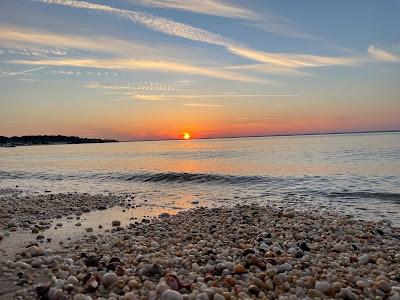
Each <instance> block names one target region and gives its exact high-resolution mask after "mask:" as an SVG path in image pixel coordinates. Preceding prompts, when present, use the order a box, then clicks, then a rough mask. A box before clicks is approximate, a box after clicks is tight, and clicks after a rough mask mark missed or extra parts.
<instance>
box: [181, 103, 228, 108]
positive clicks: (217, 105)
mask: <svg viewBox="0 0 400 300" xmlns="http://www.w3.org/2000/svg"><path fill="white" fill-rule="evenodd" d="M183 105H184V106H192V107H214V108H218V107H223V105H221V104H202V103H185V104H183Z"/></svg>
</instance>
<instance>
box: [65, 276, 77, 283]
mask: <svg viewBox="0 0 400 300" xmlns="http://www.w3.org/2000/svg"><path fill="white" fill-rule="evenodd" d="M67 284H72V285H79V280H78V278H76V277H75V276H73V275H71V276H69V277H68V278H67Z"/></svg>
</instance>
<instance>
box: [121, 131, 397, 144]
mask: <svg viewBox="0 0 400 300" xmlns="http://www.w3.org/2000/svg"><path fill="white" fill-rule="evenodd" d="M385 132H386V133H396V132H400V129H388V130H362V131H332V132H331V131H328V132H306V133H283V134H266V135H243V136H216V137H198V138H191V139H190V140H214V139H240V138H261V137H285V136H287V137H289V136H310V135H311V136H312V135H341V134H368V133H385ZM117 141H118V142H119V143H132V142H162V141H189V140H184V139H182V138H163V139H144V140H117Z"/></svg>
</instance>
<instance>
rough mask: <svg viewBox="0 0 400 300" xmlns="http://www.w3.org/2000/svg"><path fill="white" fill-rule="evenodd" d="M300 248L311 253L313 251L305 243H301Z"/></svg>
mask: <svg viewBox="0 0 400 300" xmlns="http://www.w3.org/2000/svg"><path fill="white" fill-rule="evenodd" d="M299 248H300V249H301V250H303V251H310V250H311V249H310V248H309V247H308V246H307V244H306V243H305V242H301V243H300V245H299Z"/></svg>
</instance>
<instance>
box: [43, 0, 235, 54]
mask: <svg viewBox="0 0 400 300" xmlns="http://www.w3.org/2000/svg"><path fill="white" fill-rule="evenodd" d="M36 1H38V2H42V3H47V4H57V5H64V6H69V7H75V8H82V9H88V10H95V11H101V12H105V13H110V14H113V15H115V16H117V17H119V18H121V19H125V20H128V21H131V22H133V23H135V24H138V25H141V26H143V27H146V28H148V29H151V30H155V31H158V32H162V33H165V34H169V35H172V36H177V37H181V38H185V39H190V40H193V41H199V42H204V43H208V44H214V45H220V46H226V45H236V46H239V45H238V44H237V43H235V42H234V41H232V40H230V39H228V38H226V37H223V36H221V35H219V34H215V33H212V32H209V31H207V30H203V29H200V28H197V27H193V26H190V25H187V24H184V23H180V22H175V21H173V20H170V19H166V18H161V17H158V16H153V15H150V14H146V13H142V12H138V11H134V10H125V9H120V8H115V7H111V6H108V5H101V4H94V3H90V2H86V1H77V0H36Z"/></svg>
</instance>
